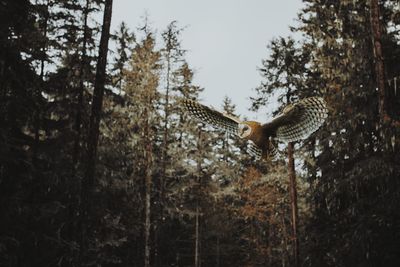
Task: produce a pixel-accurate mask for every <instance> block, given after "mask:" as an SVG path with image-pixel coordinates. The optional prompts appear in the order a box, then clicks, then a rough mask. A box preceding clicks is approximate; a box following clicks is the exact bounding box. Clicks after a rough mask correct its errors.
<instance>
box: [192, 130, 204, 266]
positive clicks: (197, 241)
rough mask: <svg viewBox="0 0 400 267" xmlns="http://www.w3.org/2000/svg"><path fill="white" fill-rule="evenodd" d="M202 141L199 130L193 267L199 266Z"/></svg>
mask: <svg viewBox="0 0 400 267" xmlns="http://www.w3.org/2000/svg"><path fill="white" fill-rule="evenodd" d="M201 143H202V141H201V129H199V135H198V142H197V153H198V155H197V156H198V157H197V196H196V198H197V199H196V218H195V220H196V222H195V248H194V266H195V267H199V266H200V229H199V220H200V218H199V216H200V214H199V198H200V194H199V192H200V189H201V186H200V185H201V184H200V183H201V162H202V156H203V155H202V144H201Z"/></svg>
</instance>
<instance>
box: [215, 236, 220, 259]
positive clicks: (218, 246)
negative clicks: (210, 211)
mask: <svg viewBox="0 0 400 267" xmlns="http://www.w3.org/2000/svg"><path fill="white" fill-rule="evenodd" d="M220 249H221V248H220V245H219V236H217V262H216V264H215V266H216V267H219V266H220V254H221V251H220Z"/></svg>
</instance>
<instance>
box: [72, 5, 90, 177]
mask: <svg viewBox="0 0 400 267" xmlns="http://www.w3.org/2000/svg"><path fill="white" fill-rule="evenodd" d="M89 8H90V0H86V7H85V10H84V19H83V20H84V21H83V41H82V58H81V64H80V67H79V92H78V103H77V111H76V118H75V140H74V150H73V152H72V153H73V154H72V164H73V167H74V172H75V169H76V165H77V162H78V158H79V151H80V142H81V124H82V108H83V107H82V105H83V93H84V90H85V87H84V78H85V77H84V71H85V66H86V46H87V39H88V35H89V32H88V29H87V28H88V25H87V24H88V16H89Z"/></svg>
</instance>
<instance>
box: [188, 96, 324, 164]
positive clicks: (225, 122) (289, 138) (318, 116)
mask: <svg viewBox="0 0 400 267" xmlns="http://www.w3.org/2000/svg"><path fill="white" fill-rule="evenodd" d="M183 103H184V106H185V107H186V109H187V110H188V111H189V113H190V114H191V115H192V116H194V117H196V118H197V119H199V120H200V121H201V122H204V123H206V124H209V125H211V126H213V127H215V128H218V129H221V130H223V131H225V132H228V133H230V134H234V135H237V136H239V137H240V138H242V139H245V140H248V141H250V142H249V145H248V150H247V152H248V153H249V154H251V155H253V156H254V157H256V158H257V159H268V158H276V156H277V149H276V146H275V139H277V140H279V141H282V142H295V141H299V140H303V139H306V138H307V137H308V136H310V135H311V134H312V133H313V132H315V131H316V130H318V128H319V127H320V126H321V125H322V124H323V123H324V121H325V119H326V118H327V117H328V109H327V107H326V103H325V101H324V99H323V98H321V97H309V98H305V99H302V100H300V101H299V102H297V103H294V104H291V105H288V106H286V107H285V108H284V109H283V111H282V113H281V114H280V115H278V116H277V117H275V118H273V119H272V120H271V121H270V122H268V123H264V124H261V123H260V122H257V121H241V120H240V119H239V118H236V117H233V116H230V115H228V114H225V113H221V112H218V111H216V110H214V109H211V108H209V107H207V106H204V105H202V104H200V103H197V102H195V101H193V100H189V99H185V100H183Z"/></svg>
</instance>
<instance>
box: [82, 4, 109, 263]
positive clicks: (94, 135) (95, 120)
mask: <svg viewBox="0 0 400 267" xmlns="http://www.w3.org/2000/svg"><path fill="white" fill-rule="evenodd" d="M112 3H113V0H106V1H105V4H104V17H103V26H102V31H101V38H100V47H99V56H98V61H97V69H96V80H95V84H94V92H93V102H92V113H91V116H90V124H89V134H88V139H87V159H86V161H87V164H86V171H85V175H84V178H83V179H82V184H81V202H80V216H81V218H80V224H81V225H80V227H81V239H80V264H81V265H83V264H84V257H86V256H87V252H88V244H89V242H88V241H89V239H90V238H91V234H92V233H91V230H92V229H93V225H92V224H91V223H90V211H91V197H92V192H93V187H94V184H95V178H94V174H95V167H96V158H97V144H98V140H99V127H100V119H101V112H102V105H103V95H104V84H105V80H106V64H107V53H108V40H109V38H110V25H111V16H112Z"/></svg>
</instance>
